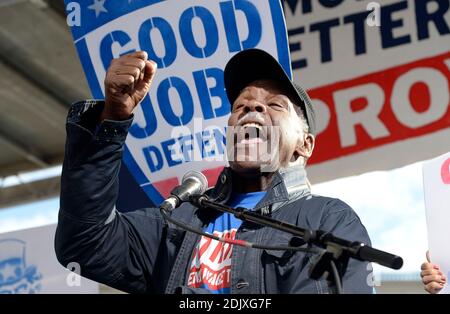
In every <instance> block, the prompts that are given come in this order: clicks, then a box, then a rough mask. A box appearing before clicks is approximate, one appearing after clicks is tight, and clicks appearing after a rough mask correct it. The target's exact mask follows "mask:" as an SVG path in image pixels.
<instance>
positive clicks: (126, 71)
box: [100, 51, 157, 122]
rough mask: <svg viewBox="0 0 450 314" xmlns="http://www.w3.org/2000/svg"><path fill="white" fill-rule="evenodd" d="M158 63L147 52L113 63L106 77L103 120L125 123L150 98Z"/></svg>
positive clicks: (132, 54)
mask: <svg viewBox="0 0 450 314" xmlns="http://www.w3.org/2000/svg"><path fill="white" fill-rule="evenodd" d="M156 68H157V64H156V62H154V61H151V60H148V55H147V53H146V52H145V51H136V52H133V53H130V54H127V55H123V56H121V57H120V58H117V59H114V60H112V61H111V65H110V66H109V68H108V70H107V72H106V77H105V108H104V109H103V112H102V115H101V117H100V122H101V121H103V120H104V119H110V120H126V119H128V118H129V117H130V115H131V113H132V111H133V109H134V108H135V107H136V106H137V105H138V104H139V103H140V102H141V101H142V99H144V97H145V95H147V93H148V91H149V89H150V85H151V83H152V80H153V77H154V76H155V73H156Z"/></svg>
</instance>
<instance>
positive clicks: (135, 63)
mask: <svg viewBox="0 0 450 314" xmlns="http://www.w3.org/2000/svg"><path fill="white" fill-rule="evenodd" d="M146 62H147V61H144V60H142V59H138V58H133V59H131V58H130V59H125V60H122V62H121V64H120V66H130V67H135V68H138V69H139V70H140V71H143V70H144V68H145V63H146Z"/></svg>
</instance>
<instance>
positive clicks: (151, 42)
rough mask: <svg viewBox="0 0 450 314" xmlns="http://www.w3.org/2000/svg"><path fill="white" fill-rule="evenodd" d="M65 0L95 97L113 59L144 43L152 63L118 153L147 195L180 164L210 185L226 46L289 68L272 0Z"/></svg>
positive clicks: (217, 158) (217, 152)
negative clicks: (146, 88)
mask: <svg viewBox="0 0 450 314" xmlns="http://www.w3.org/2000/svg"><path fill="white" fill-rule="evenodd" d="M74 4H77V5H74ZM66 5H67V13H68V15H69V16H70V15H71V14H73V11H72V10H76V9H77V8H78V9H79V10H80V16H81V20H80V23H79V24H80V25H79V26H76V25H74V26H72V33H73V36H74V41H75V46H76V48H77V50H78V53H79V56H80V59H81V63H82V64H83V67H84V70H85V73H86V77H87V79H88V82H89V85H90V88H91V91H92V93H93V96H94V97H95V98H103V97H104V87H103V80H104V77H105V73H106V70H107V68H108V66H109V64H110V62H111V60H112V59H113V58H117V57H119V56H121V55H123V54H127V53H130V52H133V51H137V50H145V51H147V53H148V55H149V58H150V59H152V60H154V61H156V62H157V63H158V72H157V75H156V77H155V79H154V81H153V84H152V87H151V90H150V92H149V95H148V96H147V97H146V98H145V99H144V100H143V101H142V103H141V105H140V106H138V107H137V108H136V110H135V119H134V124H133V125H132V127H131V129H130V132H129V135H128V138H127V142H126V149H125V154H124V162H125V164H126V165H127V167H128V169H129V170H130V172H131V173H132V175H133V176H134V178H135V180H136V182H137V183H138V184H139V186H140V187H141V188H142V189H143V190H144V191H145V193H146V194H147V195H148V196H149V197H150V199H151V200H152V201H153V203H155V204H159V203H160V202H161V201H162V200H163V197H164V196H165V195H166V194H168V192H169V191H170V190H171V188H172V187H174V186H175V185H177V184H178V183H179V180H180V179H181V177H182V176H183V174H184V173H186V172H187V171H189V170H197V171H202V172H204V173H205V174H206V175H207V176H209V177H210V178H211V180H210V183H212V184H214V182H212V179H213V178H214V179H215V177H216V174H217V172H218V171H219V170H220V169H221V168H222V167H223V166H224V165H226V157H225V156H226V151H225V130H226V125H227V119H228V115H229V112H230V104H229V102H228V99H227V97H226V93H225V88H224V81H223V68H224V67H225V64H226V62H227V61H228V60H229V59H230V58H231V57H232V56H233V55H234V54H236V53H237V52H239V51H241V50H244V49H249V48H256V47H257V48H260V49H264V50H266V51H268V52H270V53H271V54H272V55H273V56H275V57H276V58H278V60H279V61H280V63H281V64H282V65H283V67H284V68H285V70H286V72H287V73H289V74H290V73H291V68H290V57H289V47H288V42H287V34H286V26H285V21H284V16H283V11H282V7H281V4H280V1H279V0H228V1H219V0H195V1H194V0H184V1H174V0H169V1H151V0H147V1H144V0H130V1H120V2H119V1H112V0H92V1H78V2H76V1H75V2H74V1H67V0H66ZM261 66H264V65H263V64H262V65H261Z"/></svg>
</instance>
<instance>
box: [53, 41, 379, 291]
mask: <svg viewBox="0 0 450 314" xmlns="http://www.w3.org/2000/svg"><path fill="white" fill-rule="evenodd" d="M156 69H157V65H156V63H155V62H153V61H151V60H148V59H147V54H146V53H145V52H135V53H132V54H129V55H125V56H122V57H120V58H118V59H115V60H113V61H112V63H111V66H110V67H109V69H108V71H107V73H106V79H105V100H104V101H83V102H79V103H76V104H74V105H73V106H72V108H71V110H70V112H69V115H68V118H67V144H66V154H65V160H64V166H63V173H62V186H61V208H60V211H59V222H58V228H57V233H56V240H55V247H56V253H57V257H58V259H59V261H60V262H61V263H62V264H63V265H64V266H67V265H68V264H69V263H71V262H77V263H79V264H80V266H81V274H82V275H83V276H85V277H87V278H90V279H92V280H95V281H98V282H101V283H104V284H106V285H109V286H111V287H114V288H117V289H120V290H123V291H126V292H131V293H245V294H248V293H329V292H331V291H333V289H334V287H333V285H330V284H329V282H327V280H326V279H325V278H324V279H322V280H317V281H316V280H312V279H310V278H309V276H308V270H309V267H310V265H311V263H312V262H313V261H314V257H315V256H314V255H313V254H311V253H305V252H294V251H276V250H270V249H267V250H257V249H249V248H244V247H240V246H232V245H229V244H223V243H221V242H218V241H215V240H211V239H210V238H207V237H201V236H198V235H196V234H194V233H190V232H186V231H184V230H182V229H179V228H176V227H175V226H172V225H169V224H168V223H166V221H165V220H164V219H163V217H162V216H161V214H160V211H159V209H157V208H144V209H141V210H137V211H134V212H129V213H126V214H123V213H119V212H118V211H117V210H116V209H115V202H116V200H117V196H118V195H117V194H118V184H119V183H118V174H119V168H120V164H121V158H122V153H123V148H124V142H125V139H126V136H127V131H128V129H129V127H130V126H131V124H132V121H133V113H132V112H133V109H134V108H135V107H136V106H138V105H139V103H140V102H141V101H142V99H143V98H144V97H145V96H146V94H147V93H148V91H149V89H150V86H151V84H152V79H153V77H154V76H155V75H156ZM224 75H225V77H224V79H225V88H226V92H227V95H228V99H229V101H230V104H231V108H230V109H231V114H230V117H229V120H228V132H227V133H228V134H227V135H228V136H227V151H228V154H227V155H228V159H229V167H226V168H225V169H224V170H223V172H222V173H221V174H220V175H219V178H218V180H217V184H216V186H215V187H214V188H212V189H210V190H208V191H207V193H208V195H209V196H210V198H211V199H212V200H215V201H216V202H220V203H222V204H226V205H229V206H232V207H243V208H247V209H248V210H251V211H255V212H257V213H259V214H262V215H270V217H272V218H274V219H277V220H281V221H285V222H288V223H291V224H295V225H297V226H299V227H301V228H307V229H314V230H317V229H320V230H325V231H329V232H332V233H333V234H334V235H335V236H337V237H341V238H344V239H347V240H351V241H359V242H363V243H365V244H368V245H370V239H369V236H368V234H367V231H366V229H365V228H364V226H363V225H362V223H361V221H360V219H359V218H358V216H357V215H356V214H355V212H354V211H353V210H352V209H351V208H350V207H349V206H348V205H347V204H345V203H344V202H342V201H340V200H338V199H333V198H327V197H321V196H316V195H312V194H311V192H310V187H309V183H308V179H307V176H306V171H305V167H306V164H307V161H308V159H309V158H310V157H311V155H312V153H313V149H314V142H315V137H314V134H315V114H314V110H313V107H312V104H311V101H310V99H309V97H308V95H307V93H306V92H305V91H303V89H301V88H300V87H298V86H296V85H294V84H293V83H292V82H291V80H290V79H289V78H288V76H287V75H286V73H285V72H284V70H283V69H282V67H281V66H280V64H279V63H278V62H277V61H276V59H274V58H273V57H272V56H270V55H269V54H268V53H266V52H264V51H262V50H257V49H251V50H245V51H242V52H240V53H238V54H236V55H235V56H234V57H233V58H232V59H231V60H230V61H229V62H228V64H227V66H226V68H225V72H224ZM171 215H172V218H174V219H177V220H179V221H184V222H186V223H188V224H189V225H190V226H193V227H196V228H197V229H202V230H203V231H205V232H207V233H210V234H214V235H217V236H221V237H227V238H232V239H239V240H245V241H249V242H256V243H260V244H266V245H272V246H273V245H288V244H289V243H290V241H291V239H292V236H291V235H289V234H287V233H283V232H281V231H277V230H275V229H271V228H268V227H263V226H260V225H256V224H252V223H248V222H242V221H240V220H238V219H236V218H235V217H234V216H232V215H230V214H228V213H221V212H216V211H213V210H206V209H199V208H196V207H194V206H192V205H190V204H187V203H185V204H183V205H182V206H181V207H179V208H178V209H175V210H174V211H173V212H172V214H171ZM370 275H371V265H370V264H368V263H366V262H361V261H357V260H350V261H349V263H348V265H347V268H346V270H345V273H344V275H343V290H344V292H345V293H372V291H373V289H372V287H371V286H370V282H371V280H370Z"/></svg>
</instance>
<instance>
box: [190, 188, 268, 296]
mask: <svg viewBox="0 0 450 314" xmlns="http://www.w3.org/2000/svg"><path fill="white" fill-rule="evenodd" d="M265 194H266V192H265V191H262V192H252V193H245V194H238V193H233V194H232V195H231V197H230V200H229V201H228V203H227V205H228V206H231V207H234V208H236V207H244V208H248V209H253V208H254V207H255V205H256V204H257V203H258V202H259V201H260V200H261V199H262V198H263V197H264V195H265ZM241 223H242V220H240V219H237V218H235V217H234V216H233V215H232V214H229V213H222V214H221V215H220V216H218V217H217V219H216V220H214V221H213V222H211V223H210V224H209V225H208V227H206V229H205V230H204V231H205V232H207V233H209V234H214V235H216V236H219V237H223V238H230V239H234V238H235V237H236V231H237V230H238V229H239V227H240V226H241ZM232 249H233V246H232V245H231V244H228V243H222V242H219V241H216V240H212V239H210V238H207V237H201V239H200V241H199V243H198V244H197V246H196V247H195V249H194V252H193V254H192V260H191V266H190V268H189V280H188V286H189V287H191V288H205V289H208V290H210V291H211V292H212V293H230V292H231V289H230V279H231V276H230V274H231V255H232V251H233V250H232Z"/></svg>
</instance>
